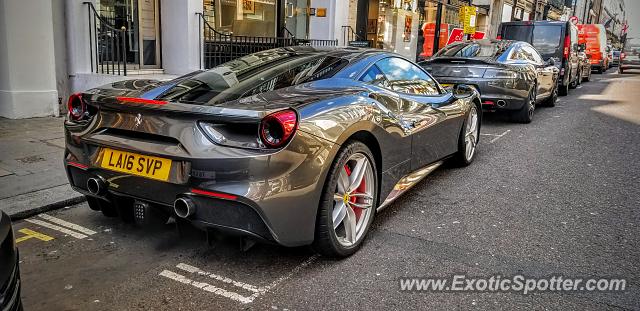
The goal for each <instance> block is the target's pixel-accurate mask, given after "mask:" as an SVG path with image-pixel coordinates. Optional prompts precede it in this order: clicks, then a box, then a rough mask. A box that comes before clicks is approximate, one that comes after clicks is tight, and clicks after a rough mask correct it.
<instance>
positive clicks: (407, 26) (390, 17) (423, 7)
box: [357, 0, 487, 59]
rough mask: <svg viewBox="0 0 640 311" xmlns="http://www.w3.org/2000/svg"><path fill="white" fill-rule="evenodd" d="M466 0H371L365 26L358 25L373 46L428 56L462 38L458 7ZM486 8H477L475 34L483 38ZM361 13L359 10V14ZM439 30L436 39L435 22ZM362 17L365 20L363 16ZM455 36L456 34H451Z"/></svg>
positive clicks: (410, 56)
mask: <svg viewBox="0 0 640 311" xmlns="http://www.w3.org/2000/svg"><path fill="white" fill-rule="evenodd" d="M467 3H468V2H467V1H462V0H451V1H449V3H448V4H440V9H438V1H437V0H368V3H367V5H368V9H367V12H366V15H367V16H366V17H367V19H366V27H361V26H357V28H358V30H360V31H359V32H360V33H362V32H363V31H362V30H363V29H364V28H366V37H364V38H366V40H367V41H368V42H369V43H370V45H371V46H372V47H374V48H379V49H383V50H388V51H392V52H395V53H398V54H401V55H403V56H405V57H407V58H409V59H419V58H426V57H429V56H431V55H433V54H434V53H435V52H437V50H438V49H439V48H442V47H444V46H445V45H447V44H449V43H451V42H455V41H462V40H463V37H462V36H461V35H460V34H461V31H462V27H461V26H460V16H459V9H460V7H461V6H464V5H466V4H467ZM486 11H487V10H486V9H482V8H479V9H478V10H477V15H476V16H477V18H476V23H477V27H476V29H477V31H478V34H477V35H475V36H473V38H476V39H477V38H483V37H484V31H485V28H486V26H485V23H486V20H487V14H486V13H487V12H486ZM360 14H362V13H360V12H358V15H360ZM438 16H439V17H440V22H439V24H440V25H439V34H438V36H437V37H438V39H437V41H438V42H437V44H434V43H436V42H435V41H436V31H435V29H436V25H437V24H438V22H437V20H438ZM359 20H363V19H362V17H360V19H359ZM452 36H453V37H455V38H452Z"/></svg>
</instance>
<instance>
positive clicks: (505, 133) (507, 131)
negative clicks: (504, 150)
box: [489, 130, 511, 144]
mask: <svg viewBox="0 0 640 311" xmlns="http://www.w3.org/2000/svg"><path fill="white" fill-rule="evenodd" d="M509 132H511V130H506V131H505V132H504V133H502V134H500V135H497V136H496V138H494V139H492V140H490V141H489V143H490V144H493V143H495V142H496V140H498V139H500V138H502V137H503V136H504V135H507V134H508V133H509Z"/></svg>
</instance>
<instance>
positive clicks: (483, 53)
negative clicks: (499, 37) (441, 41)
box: [435, 40, 511, 58]
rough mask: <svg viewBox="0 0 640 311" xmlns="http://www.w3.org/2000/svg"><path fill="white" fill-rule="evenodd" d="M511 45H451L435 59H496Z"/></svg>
mask: <svg viewBox="0 0 640 311" xmlns="http://www.w3.org/2000/svg"><path fill="white" fill-rule="evenodd" d="M510 45H511V42H505V41H493V42H492V41H489V40H481V41H474V42H468V43H459V44H452V45H448V46H446V47H444V48H443V49H442V50H440V51H438V53H436V55H435V56H436V57H464V58H491V57H498V56H500V55H502V53H504V51H505V50H506V49H507V48H508V47H509V46H510Z"/></svg>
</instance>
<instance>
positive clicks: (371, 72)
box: [360, 65, 389, 87]
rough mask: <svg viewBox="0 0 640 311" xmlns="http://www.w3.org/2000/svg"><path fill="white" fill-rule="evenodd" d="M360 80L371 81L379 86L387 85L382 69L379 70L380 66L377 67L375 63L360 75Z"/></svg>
mask: <svg viewBox="0 0 640 311" xmlns="http://www.w3.org/2000/svg"><path fill="white" fill-rule="evenodd" d="M360 81H362V82H367V83H371V84H373V85H378V86H381V87H389V83H388V81H387V79H386V78H385V76H384V74H383V73H382V71H380V68H378V66H376V65H373V66H371V68H369V69H368V70H367V72H365V74H364V76H362V78H361V79H360Z"/></svg>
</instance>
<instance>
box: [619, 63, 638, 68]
mask: <svg viewBox="0 0 640 311" xmlns="http://www.w3.org/2000/svg"><path fill="white" fill-rule="evenodd" d="M620 68H622V69H640V64H624V63H623V64H620Z"/></svg>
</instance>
